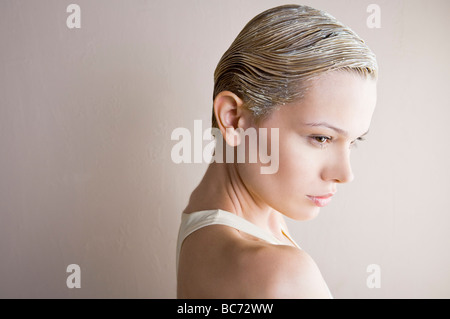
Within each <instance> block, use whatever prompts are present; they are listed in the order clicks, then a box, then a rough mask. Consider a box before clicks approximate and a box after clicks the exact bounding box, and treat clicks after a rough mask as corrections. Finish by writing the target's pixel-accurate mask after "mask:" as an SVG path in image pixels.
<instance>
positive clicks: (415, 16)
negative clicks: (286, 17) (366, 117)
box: [0, 0, 450, 298]
mask: <svg viewBox="0 0 450 319" xmlns="http://www.w3.org/2000/svg"><path fill="white" fill-rule="evenodd" d="M72 2H74V3H77V4H78V5H79V6H80V7H81V29H69V28H67V26H66V19H67V17H68V15H69V13H67V12H66V8H67V6H68V5H69V4H70V3H72ZM291 2H292V3H299V4H300V3H301V4H307V5H311V6H313V7H316V8H319V9H323V10H326V11H328V12H329V13H331V14H332V15H334V16H335V17H337V18H338V19H339V20H341V21H343V22H344V23H345V24H347V25H349V26H350V27H351V28H352V29H354V30H355V31H356V32H357V33H358V34H359V35H360V36H361V37H362V38H363V39H365V41H366V42H367V43H368V44H369V46H370V47H371V48H372V50H373V51H374V52H375V53H376V54H377V57H378V62H379V65H380V79H379V97H378V106H377V109H376V112H375V115H374V118H373V123H372V127H371V131H370V134H369V136H368V138H367V142H363V144H360V145H361V146H360V147H359V148H358V149H357V150H355V151H354V153H353V160H352V163H353V169H354V173H355V175H356V179H355V180H354V181H353V183H351V184H349V185H343V186H341V187H340V188H339V192H338V194H337V196H336V198H335V199H334V201H333V202H332V203H331V204H330V205H329V206H328V207H326V208H324V209H322V212H321V215H320V216H319V217H318V218H317V219H315V220H313V221H308V222H293V221H289V220H288V223H289V226H290V232H291V234H292V235H293V237H294V238H295V240H296V241H297V242H298V243H299V244H300V245H301V246H302V248H303V249H305V250H306V251H307V252H308V253H309V254H310V255H311V256H312V257H313V258H314V259H315V261H316V263H317V264H318V265H319V267H320V269H321V271H322V273H323V276H324V277H325V279H326V281H327V282H328V284H329V286H330V289H331V291H332V293H333V295H334V296H335V297H336V298H449V297H450V249H449V248H448V245H449V239H450V235H449V232H448V230H449V226H450V214H449V213H450V209H449V205H448V198H449V190H450V187H449V180H450V169H449V162H450V143H449V140H448V138H449V124H448V123H449V118H450V103H449V99H448V92H449V88H448V86H449V80H450V76H449V75H450V63H449V60H448V54H449V52H450V42H449V41H448V34H449V31H450V28H449V27H450V19H448V13H449V12H450V2H449V1H447V0H440V1H438V0H426V1H418V0H404V1H400V0H395V1H393V0H389V1H387V0H383V1H381V0H371V1H362V0H339V1H325V0H321V1H319V0H317V1H313V0H310V1H302V2H297V1H291ZM286 3H289V2H282V1H269V0H264V1H261V0H251V1H250V0H246V1H242V0H231V1H217V0H198V1H194V0H189V1H182V0H172V1H144V0H139V1H138V0H133V1H125V0H101V1H100V0H96V1H87V0H83V1H81V0H79V1H78V0H77V1H72V0H71V1H62V0H51V1H50V0H41V1H22V0H14V1H12V0H3V1H1V2H0V46H1V50H0V297H3V298H82V297H83V298H174V297H175V296H176V277H175V245H176V238H177V231H178V225H179V222H180V213H181V211H182V210H183V209H184V207H185V205H186V204H187V200H188V198H189V195H190V192H191V191H192V189H193V188H194V187H195V186H196V185H197V183H198V182H199V181H200V179H201V177H202V175H203V173H204V171H205V169H206V167H207V164H204V163H203V164H175V163H173V162H172V160H171V157H170V152H171V149H172V147H173V145H174V144H176V141H172V140H171V138H170V137H171V132H172V131H173V130H174V129H175V128H177V127H186V128H188V129H190V130H192V129H193V123H194V120H196V119H201V120H203V123H205V125H204V127H203V129H206V127H207V125H209V123H210V114H211V107H212V87H213V72H214V69H215V66H216V64H217V62H218V61H219V59H220V57H221V55H222V54H223V52H224V51H225V50H226V49H227V48H228V46H229V45H230V44H231V42H232V40H233V39H234V38H235V37H236V35H237V34H238V32H239V31H240V30H241V29H242V27H243V26H244V25H245V24H246V23H247V22H248V21H249V20H250V19H251V18H252V17H254V16H255V15H256V14H258V13H260V12H262V11H264V10H265V9H268V8H271V7H274V6H277V5H281V4H286ZM371 3H376V4H378V5H379V6H380V8H381V28H374V29H370V28H368V27H367V24H366V19H367V17H368V16H369V13H367V12H366V9H367V7H368V5H369V4H371ZM69 264H78V265H79V266H80V267H81V288H80V289H69V288H67V286H66V278H67V276H68V275H69V274H68V273H67V272H66V267H67V266H68V265H69ZM371 264H376V265H379V266H380V269H381V287H380V288H374V289H370V288H368V286H367V284H366V280H367V278H368V276H369V275H370V273H368V272H367V267H368V266H369V265H371Z"/></svg>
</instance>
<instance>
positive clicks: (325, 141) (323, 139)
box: [311, 135, 366, 148]
mask: <svg viewBox="0 0 450 319" xmlns="http://www.w3.org/2000/svg"><path fill="white" fill-rule="evenodd" d="M311 138H312V139H313V140H314V143H315V144H316V145H318V146H319V147H320V148H324V147H326V144H330V143H331V142H332V141H333V138H332V137H330V136H323V135H317V136H311ZM319 139H320V140H321V141H319ZM365 140H366V139H365V138H364V137H358V138H357V139H356V140H354V141H353V142H351V143H350V147H357V146H358V144H357V142H362V141H365Z"/></svg>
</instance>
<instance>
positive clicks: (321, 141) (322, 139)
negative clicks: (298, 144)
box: [314, 136, 329, 144]
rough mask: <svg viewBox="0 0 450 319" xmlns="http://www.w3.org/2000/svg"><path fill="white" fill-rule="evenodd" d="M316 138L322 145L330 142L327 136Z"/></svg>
mask: <svg viewBox="0 0 450 319" xmlns="http://www.w3.org/2000/svg"><path fill="white" fill-rule="evenodd" d="M314 138H315V139H316V141H317V142H319V143H322V144H323V143H325V142H326V141H328V140H329V137H326V136H315V137H314Z"/></svg>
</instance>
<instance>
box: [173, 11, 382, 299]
mask: <svg viewBox="0 0 450 319" xmlns="http://www.w3.org/2000/svg"><path fill="white" fill-rule="evenodd" d="M376 77H377V63H376V59H375V56H374V54H373V53H372V52H371V51H370V49H369V48H368V47H367V46H366V44H365V43H364V42H363V41H362V40H361V39H360V38H359V37H358V36H357V35H356V34H355V33H354V32H353V31H351V30H350V29H349V28H347V27H345V26H344V25H342V24H341V23H339V22H338V21H336V19H334V18H333V17H331V16H330V15H328V14H327V13H325V12H322V11H319V10H316V9H313V8H310V7H306V6H298V5H287V6H281V7H276V8H273V9H270V10H267V11H265V12H263V13H261V14H259V15H258V16H256V17H255V18H253V19H252V20H251V21H250V22H249V23H248V24H247V25H246V26H245V27H244V29H243V30H242V31H241V33H240V34H239V35H238V36H237V38H236V39H235V41H234V42H233V43H232V45H231V47H230V48H229V49H228V50H227V51H226V52H225V54H224V55H223V57H222V59H221V60H220V61H219V64H218V66H217V69H216V71H215V86H214V104H213V127H214V128H217V129H218V130H220V132H221V134H222V136H223V140H224V141H225V143H223V145H224V146H223V150H222V152H221V150H220V147H219V148H217V149H216V150H215V151H216V154H215V157H216V159H217V157H218V156H223V159H224V160H223V161H217V160H216V162H213V163H211V164H210V165H209V167H208V169H207V171H206V173H205V176H204V177H203V179H202V180H201V182H200V184H199V185H198V187H197V188H196V189H195V190H194V191H193V193H192V195H191V197H190V200H189V203H188V205H187V207H186V209H185V210H184V211H183V214H182V222H181V226H180V231H179V238H178V249H177V271H178V297H179V298H330V297H331V294H330V292H329V289H328V287H327V285H326V283H325V282H324V280H323V278H322V275H321V273H320V271H319V269H318V267H317V265H316V264H315V263H314V261H313V260H312V259H311V257H310V256H309V255H308V254H307V253H306V252H305V251H303V250H301V248H300V247H299V246H298V245H297V244H296V243H295V242H294V240H293V239H292V238H291V236H290V235H289V232H288V230H287V227H286V223H285V221H284V219H283V218H284V216H287V217H289V218H292V219H295V220H309V219H312V218H314V217H315V216H317V214H318V213H319V209H320V208H321V207H323V206H325V205H326V204H328V203H329V201H330V200H331V198H332V196H333V195H334V194H335V193H336V190H337V186H338V185H339V184H342V183H347V182H350V181H351V180H352V179H353V175H352V170H351V167H350V163H349V157H350V150H351V148H352V146H353V144H355V143H356V142H357V141H358V140H362V139H363V136H364V135H365V134H366V133H367V132H368V129H369V126H370V122H371V118H372V114H373V111H374V108H375V104H376ZM263 128H265V129H267V131H268V132H271V133H270V134H268V135H267V136H263V135H262V134H260V133H258V139H259V144H257V145H258V146H257V147H252V146H250V143H244V142H245V136H243V135H242V132H243V131H244V132H245V131H248V130H249V129H256V131H257V132H261V129H263ZM275 133H276V134H275ZM261 143H262V144H261ZM261 145H265V146H267V147H268V148H269V153H270V152H271V153H272V154H271V155H274V154H273V153H277V154H275V155H277V156H276V157H272V158H277V160H278V161H279V163H278V165H277V170H276V171H275V172H273V173H271V174H262V173H261V168H263V167H266V166H267V162H265V161H262V160H261V159H259V160H258V161H256V163H255V162H254V161H253V162H252V161H249V158H250V157H251V155H252V152H258V151H259V150H260V148H261ZM273 145H275V146H276V147H273ZM216 147H217V145H216ZM227 148H234V149H236V150H238V149H239V148H244V151H245V153H244V154H245V161H236V154H237V152H235V153H234V161H229V160H225V155H224V154H223V151H224V150H226V149H227ZM227 159H228V158H227ZM221 162H222V163H221Z"/></svg>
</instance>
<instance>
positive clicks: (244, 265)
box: [179, 226, 329, 298]
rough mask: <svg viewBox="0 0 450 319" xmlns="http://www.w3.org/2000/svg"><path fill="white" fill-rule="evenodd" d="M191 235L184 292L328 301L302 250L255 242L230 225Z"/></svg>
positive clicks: (183, 270) (184, 268) (182, 283)
mask: <svg viewBox="0 0 450 319" xmlns="http://www.w3.org/2000/svg"><path fill="white" fill-rule="evenodd" d="M191 236H192V237H191ZM191 236H190V237H191V238H188V240H187V241H186V247H185V248H186V250H185V251H184V256H186V257H187V256H189V258H184V265H182V266H181V268H180V272H181V278H180V277H179V280H180V282H179V288H181V289H182V290H183V291H185V292H186V291H187V290H189V291H190V292H189V293H188V295H191V296H192V297H200V298H204V297H205V298H328V297H329V295H328V288H327V286H326V284H325V282H324V280H323V278H322V275H321V274H320V271H319V269H318V267H317V265H316V264H315V262H314V261H313V260H312V258H311V257H310V256H309V255H308V254H307V253H306V252H304V251H302V250H300V249H298V248H295V247H291V246H284V245H271V244H268V243H266V242H264V241H260V240H254V239H251V238H248V237H246V236H245V235H243V234H241V233H239V232H237V231H236V230H234V229H232V228H229V227H226V226H210V227H205V229H204V230H202V231H199V232H196V233H194V234H192V235H191ZM183 249H184V248H183ZM179 275H180V273H179ZM183 287H184V288H183Z"/></svg>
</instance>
